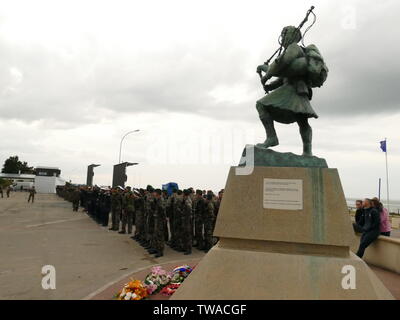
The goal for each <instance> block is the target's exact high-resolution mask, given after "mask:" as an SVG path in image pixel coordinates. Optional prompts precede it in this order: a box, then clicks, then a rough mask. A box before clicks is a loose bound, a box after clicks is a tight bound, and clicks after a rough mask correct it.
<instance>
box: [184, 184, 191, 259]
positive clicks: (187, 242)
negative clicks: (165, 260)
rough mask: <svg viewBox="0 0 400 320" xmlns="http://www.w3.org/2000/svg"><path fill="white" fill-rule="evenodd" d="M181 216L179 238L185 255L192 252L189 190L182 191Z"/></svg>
mask: <svg viewBox="0 0 400 320" xmlns="http://www.w3.org/2000/svg"><path fill="white" fill-rule="evenodd" d="M181 208H182V217H181V230H182V231H181V239H182V249H183V251H184V254H185V255H188V254H191V253H192V233H193V232H192V200H191V198H190V191H189V190H184V191H183V199H182V201H181Z"/></svg>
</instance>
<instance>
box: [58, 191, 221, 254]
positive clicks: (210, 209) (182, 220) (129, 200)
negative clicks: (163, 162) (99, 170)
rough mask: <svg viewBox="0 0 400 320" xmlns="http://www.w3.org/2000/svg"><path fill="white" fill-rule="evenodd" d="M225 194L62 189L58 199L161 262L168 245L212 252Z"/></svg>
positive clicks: (180, 249) (179, 250) (186, 251)
mask: <svg viewBox="0 0 400 320" xmlns="http://www.w3.org/2000/svg"><path fill="white" fill-rule="evenodd" d="M223 192H224V190H221V191H220V192H219V193H218V196H216V195H214V193H213V192H212V191H205V190H203V191H202V190H196V191H194V190H193V188H189V189H185V190H173V192H172V194H170V195H169V194H168V193H167V191H166V190H161V189H154V188H153V187H152V186H150V185H148V186H147V188H146V189H132V188H130V187H127V188H125V189H124V188H122V187H116V188H112V189H110V188H99V187H97V186H95V187H58V188H57V194H58V195H59V196H61V197H63V198H64V199H65V200H68V201H70V202H72V207H73V211H78V209H79V206H82V207H83V208H84V211H86V212H87V213H88V214H89V216H91V217H92V218H93V219H94V220H95V221H97V223H99V224H101V225H102V226H105V227H106V226H108V225H109V217H110V212H111V227H110V228H109V230H112V231H119V233H121V234H125V233H126V232H127V233H128V234H131V233H132V230H133V228H132V227H133V225H135V230H134V234H133V236H132V239H134V240H136V241H137V242H138V243H139V244H140V245H142V246H143V247H144V248H145V249H146V250H148V252H149V253H150V254H154V255H155V257H156V258H158V257H161V256H163V255H164V247H165V244H167V245H169V246H170V247H171V248H172V249H174V250H176V251H178V252H183V253H184V254H185V255H188V254H191V253H192V247H197V249H199V250H203V251H205V252H208V250H210V249H211V247H212V246H213V244H215V242H216V238H214V237H213V231H214V226H215V221H216V217H217V215H218V210H219V207H220V204H221V200H222V197H223Z"/></svg>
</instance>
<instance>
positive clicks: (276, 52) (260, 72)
mask: <svg viewBox="0 0 400 320" xmlns="http://www.w3.org/2000/svg"><path fill="white" fill-rule="evenodd" d="M314 8H315V7H314V6H311V8H310V9H309V10H308V11H307V13H306V17H305V18H304V19H303V21H302V22H301V23H300V24H299V26H298V27H297V28H296V29H297V30H298V31H299V33H300V34H301V32H300V29H301V28H302V27H303V26H304V24H305V23H306V22H307V21H308V17H309V16H310V14H313V16H314V21H313V23H312V24H311V25H310V26H309V27H308V28H307V29H306V31H305V32H304V33H303V35H302V36H301V39H303V38H304V35H305V34H306V33H307V31H308V30H310V28H311V27H312V26H313V25H314V23H315V21H316V15H315V14H314V12H313V10H314ZM295 35H296V33H295V32H294V33H293V36H295ZM281 38H282V39H285V34H283V36H282V35H281V37H280V39H281ZM290 40H291V41H292V39H290ZM291 41H290V42H291ZM279 44H280V46H279V48H278V49H277V50H276V51H275V52H274V53H273V54H272V56H271V57H270V58H269V59H268V60H267V61H265V62H264V65H263V66H265V67H264V68H257V73H258V75H259V76H260V79H262V72H263V71H264V72H267V70H268V65H269V63H270V62H271V60H272V59H273V58H274V57H275V56H276V54H278V56H280V54H281V52H282V48H283V42H282V41H281V40H279ZM303 44H304V43H303ZM263 86H264V84H263Z"/></svg>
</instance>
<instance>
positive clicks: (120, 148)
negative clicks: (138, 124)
mask: <svg viewBox="0 0 400 320" xmlns="http://www.w3.org/2000/svg"><path fill="white" fill-rule="evenodd" d="M139 131H140V130H139V129H136V130H133V131H129V132H127V133H125V135H124V136H123V137H122V139H121V142H120V143H119V159H118V163H121V151H122V141H124V139H125V137H126V136H127V135H129V134H131V133H134V132H139Z"/></svg>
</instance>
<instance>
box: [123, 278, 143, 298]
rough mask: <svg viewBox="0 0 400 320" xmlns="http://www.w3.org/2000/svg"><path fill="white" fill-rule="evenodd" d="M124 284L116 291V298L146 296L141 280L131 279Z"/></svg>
mask: <svg viewBox="0 0 400 320" xmlns="http://www.w3.org/2000/svg"><path fill="white" fill-rule="evenodd" d="M131 280H132V281H130V282H128V283H127V284H125V286H124V287H123V288H122V291H121V292H119V293H118V295H117V299H118V300H142V299H144V298H146V297H147V296H148V293H147V288H146V287H145V286H144V284H143V283H142V281H140V280H133V279H131Z"/></svg>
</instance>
